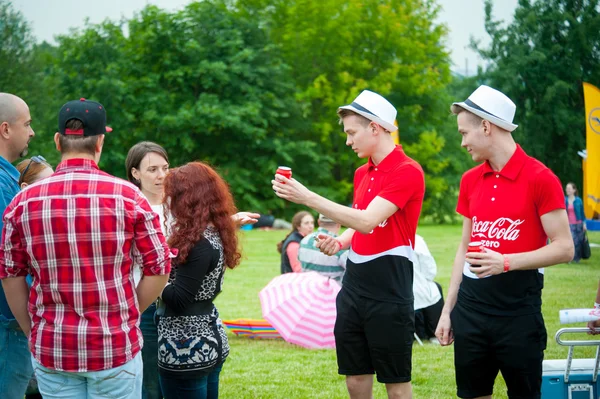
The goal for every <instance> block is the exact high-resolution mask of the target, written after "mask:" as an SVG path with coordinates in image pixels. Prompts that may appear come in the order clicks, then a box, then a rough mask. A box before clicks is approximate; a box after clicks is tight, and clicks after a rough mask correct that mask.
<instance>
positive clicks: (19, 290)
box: [0, 98, 171, 399]
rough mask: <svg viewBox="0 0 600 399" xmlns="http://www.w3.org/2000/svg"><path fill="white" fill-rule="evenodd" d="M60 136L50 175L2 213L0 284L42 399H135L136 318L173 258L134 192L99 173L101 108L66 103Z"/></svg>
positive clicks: (138, 367) (138, 369) (138, 386)
mask: <svg viewBox="0 0 600 399" xmlns="http://www.w3.org/2000/svg"><path fill="white" fill-rule="evenodd" d="M58 130H59V132H58V133H56V135H55V136H54V141H55V143H56V148H57V149H58V150H59V151H60V152H61V156H62V160H61V162H60V163H59V164H58V166H57V167H56V172H55V173H54V174H53V175H52V176H50V177H48V178H46V179H43V180H41V181H39V182H37V183H35V184H33V185H31V186H29V187H27V189H26V190H23V191H21V192H20V193H19V194H17V196H16V197H15V198H14V199H13V200H12V202H11V203H10V204H9V205H8V207H7V208H6V211H5V213H4V230H3V234H2V243H1V245H0V279H2V285H3V287H4V291H5V292H6V297H7V299H8V304H9V306H10V308H11V310H12V312H13V313H14V315H15V317H16V319H17V321H18V323H19V325H20V326H21V328H22V329H23V332H24V333H25V334H26V335H27V336H28V337H29V347H30V349H31V352H32V360H31V361H32V364H33V369H34V370H35V374H36V377H37V381H38V386H39V390H40V393H41V394H42V395H43V396H44V398H56V399H67V398H69V399H70V398H73V399H81V398H106V397H119V398H123V399H125V398H131V399H134V398H140V397H141V395H142V370H143V368H142V359H141V352H140V350H141V348H142V342H143V340H142V334H141V331H140V328H139V318H140V313H141V312H143V311H144V310H145V309H146V308H147V307H148V305H150V304H151V303H152V302H153V301H154V300H156V298H157V297H158V295H159V294H160V292H161V291H162V289H163V288H164V286H165V284H166V282H167V278H168V274H169V271H170V269H171V261H170V251H169V248H168V247H167V244H166V242H165V238H164V236H163V234H162V232H161V227H160V222H159V217H158V215H157V214H156V213H154V212H153V211H152V208H151V207H150V204H148V201H147V200H146V198H145V197H144V195H143V194H142V193H141V191H140V190H139V189H138V188H137V187H135V186H134V185H133V184H131V183H129V182H127V181H125V180H122V179H118V178H116V177H114V176H111V175H109V174H107V173H105V172H102V171H101V170H99V169H98V165H97V162H98V161H99V160H100V155H101V153H102V146H103V144H104V137H105V133H106V132H108V131H110V130H111V129H110V128H108V127H107V126H106V112H105V110H104V107H103V106H102V105H101V104H99V103H97V102H94V101H88V100H85V99H83V98H82V99H81V100H76V101H70V102H68V103H66V104H65V105H64V106H63V107H62V109H61V110H60V112H59V116H58ZM134 253H135V254H136V255H135V256H136V258H137V257H138V256H139V257H140V258H141V260H142V262H141V263H142V268H143V275H144V278H143V279H142V280H141V281H140V283H139V284H138V286H137V288H136V286H135V284H134V279H133V258H134V255H133V254H134ZM28 274H31V275H32V276H33V283H32V285H31V289H29V288H28V287H27V283H26V282H25V277H26V276H27V275H28ZM150 366H151V365H150Z"/></svg>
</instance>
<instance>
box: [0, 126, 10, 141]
mask: <svg viewBox="0 0 600 399" xmlns="http://www.w3.org/2000/svg"><path fill="white" fill-rule="evenodd" d="M8 126H9V124H8V122H2V123H0V136H1V137H4V138H5V139H7V138H8V136H9V133H8Z"/></svg>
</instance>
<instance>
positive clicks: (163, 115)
mask: <svg viewBox="0 0 600 399" xmlns="http://www.w3.org/2000/svg"><path fill="white" fill-rule="evenodd" d="M125 24H127V27H128V31H129V34H128V35H127V36H126V35H125V34H124V33H123V26H124V25H125ZM58 54H59V56H58V57H59V58H58V60H57V61H56V63H55V67H54V70H53V71H52V73H53V74H54V76H56V78H57V79H58V81H59V85H58V86H59V90H60V93H59V94H60V97H62V98H63V99H67V98H70V99H72V98H79V97H88V98H91V99H95V100H98V101H100V102H102V103H103V104H104V105H105V106H106V109H107V112H108V120H109V124H110V125H111V127H113V129H114V131H113V132H112V133H111V134H110V136H109V137H107V140H106V145H105V149H104V151H103V167H104V169H106V170H107V171H109V172H111V173H113V174H117V175H120V176H123V175H124V172H125V171H124V160H125V156H126V154H127V149H128V148H129V147H131V146H132V145H133V144H135V143H136V142H139V141H142V140H152V141H156V142H157V143H159V144H161V145H163V146H164V147H165V148H166V149H167V151H168V153H169V156H170V162H171V164H172V165H173V166H177V165H180V164H183V163H185V162H189V161H192V160H195V159H200V160H205V161H207V162H209V163H210V164H212V165H213V166H216V167H218V169H219V170H220V171H221V173H222V174H223V176H224V177H225V179H226V180H227V181H228V182H229V184H230V186H231V188H232V191H233V192H234V196H235V198H236V200H237V203H238V206H239V207H240V208H249V209H254V210H258V211H261V212H266V211H268V210H275V211H277V210H278V209H279V210H281V209H283V208H287V207H288V206H287V205H286V204H285V202H284V201H282V200H280V199H278V198H277V197H275V196H274V195H273V193H272V190H271V184H270V180H271V179H272V177H273V175H274V172H275V169H276V167H277V164H278V162H281V163H288V164H290V166H292V167H294V169H295V172H296V174H297V173H299V174H300V175H302V174H303V172H305V171H304V170H303V169H304V168H301V166H302V165H304V164H306V165H311V164H318V163H319V162H314V161H315V155H314V154H316V152H315V151H313V149H314V146H315V145H314V144H313V143H310V142H308V141H306V140H303V139H301V138H298V139H294V140H290V137H291V138H295V135H294V132H295V131H297V130H300V131H301V130H302V129H301V128H302V126H303V124H302V122H301V119H300V118H294V117H295V115H296V114H298V112H297V107H296V106H295V102H294V91H295V87H294V84H293V79H292V78H291V77H290V69H289V67H288V66H287V65H286V64H285V63H284V62H283V61H282V58H281V56H280V55H279V53H278V49H277V47H276V46H273V45H272V44H271V43H269V41H268V40H267V36H266V34H265V32H264V31H263V29H261V28H260V27H259V23H258V22H257V21H254V20H252V19H250V18H247V17H245V16H243V15H241V14H239V13H236V12H235V10H233V9H231V8H228V7H227V6H226V4H225V3H223V2H221V1H219V0H214V1H204V2H196V3H192V4H190V5H188V6H187V7H185V8H184V9H183V10H181V11H178V12H174V13H170V12H166V11H163V10H161V9H159V8H157V7H154V6H148V7H146V8H145V9H143V10H142V11H141V12H140V13H139V14H138V15H136V16H135V17H134V18H133V19H131V20H129V21H122V22H120V23H115V22H112V21H105V22H104V23H102V24H100V25H94V26H91V27H89V28H87V29H86V30H84V31H81V32H80V31H73V32H72V33H71V34H70V35H69V36H68V37H67V36H64V37H61V38H59V48H58ZM292 120H294V122H295V123H294V124H292V123H291V121H292ZM299 121H300V122H299ZM314 168H315V167H313V170H314ZM307 177H308V175H307Z"/></svg>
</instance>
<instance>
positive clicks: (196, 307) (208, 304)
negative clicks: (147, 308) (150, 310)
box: [156, 299, 215, 316]
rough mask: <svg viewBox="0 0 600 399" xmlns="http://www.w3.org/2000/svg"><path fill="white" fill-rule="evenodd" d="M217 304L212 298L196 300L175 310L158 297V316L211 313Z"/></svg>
mask: <svg viewBox="0 0 600 399" xmlns="http://www.w3.org/2000/svg"><path fill="white" fill-rule="evenodd" d="M214 307H215V305H214V304H213V302H212V301H211V300H208V301H200V302H194V303H192V304H190V305H188V306H186V307H185V309H183V310H181V311H178V312H175V311H173V310H172V309H171V308H169V307H168V306H167V305H166V304H165V302H164V301H163V300H162V299H158V301H157V307H156V315H157V316H196V315H202V314H209V313H210V312H212V310H213V309H214Z"/></svg>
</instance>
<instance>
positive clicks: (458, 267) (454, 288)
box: [442, 244, 466, 314]
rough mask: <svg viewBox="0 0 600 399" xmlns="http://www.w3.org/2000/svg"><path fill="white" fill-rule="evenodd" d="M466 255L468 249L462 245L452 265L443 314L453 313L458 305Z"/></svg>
mask: <svg viewBox="0 0 600 399" xmlns="http://www.w3.org/2000/svg"><path fill="white" fill-rule="evenodd" d="M465 253H466V248H463V245H462V244H461V246H460V247H459V249H458V250H457V251H456V256H455V258H454V264H453V265H452V274H451V275H450V285H449V286H448V293H447V294H446V301H445V303H444V308H443V310H442V312H443V313H446V314H450V312H452V309H454V306H455V305H456V301H457V299H458V289H459V287H460V283H461V282H462V276H463V269H464V264H465Z"/></svg>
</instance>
